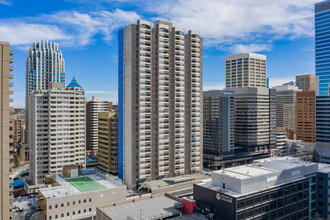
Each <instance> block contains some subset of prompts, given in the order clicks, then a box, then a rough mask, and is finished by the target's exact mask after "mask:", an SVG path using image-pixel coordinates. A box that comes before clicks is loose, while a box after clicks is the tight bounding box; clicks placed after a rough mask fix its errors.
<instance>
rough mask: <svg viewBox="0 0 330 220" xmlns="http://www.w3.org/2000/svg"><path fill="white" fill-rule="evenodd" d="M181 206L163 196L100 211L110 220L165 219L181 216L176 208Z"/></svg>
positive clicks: (101, 208)
mask: <svg viewBox="0 0 330 220" xmlns="http://www.w3.org/2000/svg"><path fill="white" fill-rule="evenodd" d="M181 204H182V203H181V202H178V201H176V200H174V199H171V198H168V197H166V196H162V197H157V198H151V199H146V200H141V201H138V202H131V203H127V204H123V205H118V206H110V207H99V209H100V210H101V212H102V213H103V214H104V215H107V216H108V217H110V219H116V220H121V219H122V220H126V219H132V220H139V219H163V218H168V217H172V216H175V215H176V214H179V213H180V211H178V210H177V209H176V206H177V205H181Z"/></svg>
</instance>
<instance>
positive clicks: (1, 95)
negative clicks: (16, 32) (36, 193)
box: [0, 42, 14, 220]
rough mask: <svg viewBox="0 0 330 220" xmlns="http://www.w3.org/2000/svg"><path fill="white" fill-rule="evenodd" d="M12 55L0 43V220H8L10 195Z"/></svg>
mask: <svg viewBox="0 0 330 220" xmlns="http://www.w3.org/2000/svg"><path fill="white" fill-rule="evenodd" d="M13 54H14V51H12V50H10V45H9V43H6V42H0V88H1V89H0V101H1V110H0V112H1V116H0V123H1V127H0V132H1V134H0V137H1V145H0V219H1V220H7V219H10V215H11V211H10V198H11V197H12V194H11V192H10V187H9V183H10V177H9V174H10V167H11V165H10V158H11V157H12V156H13V155H10V152H11V151H12V149H11V147H12V146H11V144H10V143H11V141H12V140H11V139H10V132H9V112H10V109H9V103H10V102H12V100H11V99H10V95H12V94H13V92H12V91H10V87H11V86H13V84H12V83H11V82H10V79H12V78H13V75H11V74H10V71H12V70H13V67H12V66H10V64H11V63H13V62H14V61H13V59H12V58H10V56H11V55H13Z"/></svg>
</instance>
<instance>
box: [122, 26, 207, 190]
mask: <svg viewBox="0 0 330 220" xmlns="http://www.w3.org/2000/svg"><path fill="white" fill-rule="evenodd" d="M202 48H203V41H202V38H201V37H200V33H199V32H196V31H189V32H188V33H185V30H184V29H183V28H178V27H174V26H173V25H172V23H170V22H166V21H157V22H155V23H154V24H152V23H151V22H148V21H143V20H139V21H138V22H137V24H131V25H129V26H127V27H125V28H123V29H122V30H120V31H119V86H118V87H119V105H118V120H119V121H118V126H119V131H118V138H119V139H118V155H119V161H118V162H119V164H118V169H119V170H118V172H119V173H118V175H119V177H120V178H122V179H124V181H125V182H126V183H127V184H128V186H129V187H131V188H133V187H136V185H137V182H140V181H144V180H153V179H157V178H158V177H168V176H169V177H170V176H176V175H180V174H189V173H194V172H200V171H201V170H202V146H203V144H202V133H203V132H202V129H203V127H202V125H203V123H202V114H203V109H202V106H203V103H202V94H203V92H202V91H203V90H202V76H203V65H202V53H203V51H202Z"/></svg>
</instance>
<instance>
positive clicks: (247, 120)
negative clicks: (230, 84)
mask: <svg viewBox="0 0 330 220" xmlns="http://www.w3.org/2000/svg"><path fill="white" fill-rule="evenodd" d="M227 90H228V91H233V92H234V93H235V148H237V150H241V151H249V152H259V151H266V152H270V151H271V150H272V149H273V148H275V147H276V91H275V89H267V88H253V87H241V88H232V89H227Z"/></svg>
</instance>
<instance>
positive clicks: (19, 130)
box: [10, 118, 25, 143]
mask: <svg viewBox="0 0 330 220" xmlns="http://www.w3.org/2000/svg"><path fill="white" fill-rule="evenodd" d="M10 120H11V121H12V123H13V142H14V143H24V141H25V129H24V128H25V124H24V121H23V120H22V119H18V118H11V119H10Z"/></svg>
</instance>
